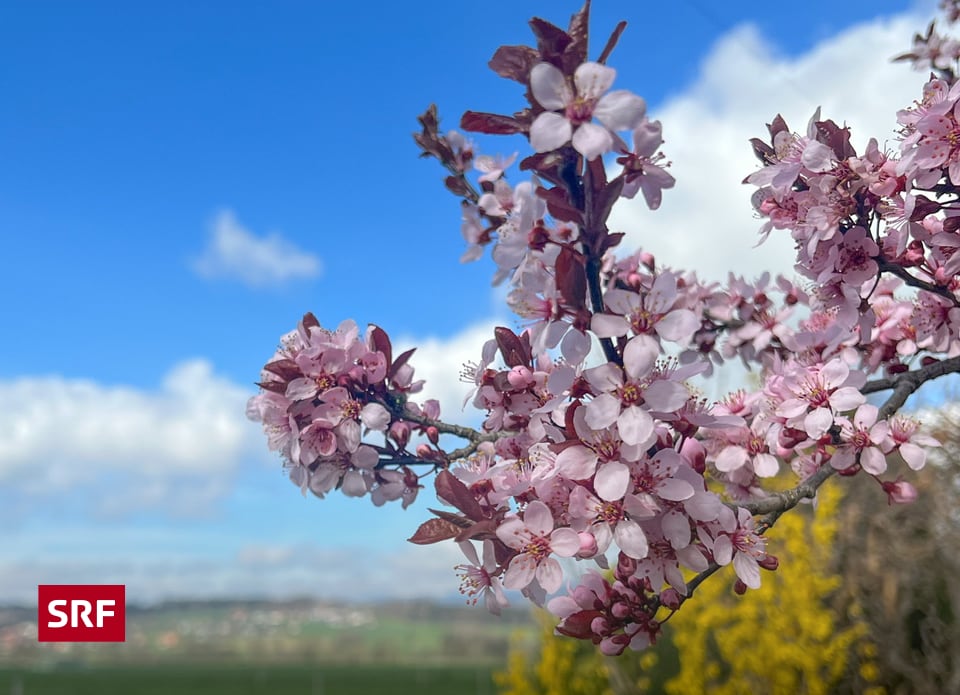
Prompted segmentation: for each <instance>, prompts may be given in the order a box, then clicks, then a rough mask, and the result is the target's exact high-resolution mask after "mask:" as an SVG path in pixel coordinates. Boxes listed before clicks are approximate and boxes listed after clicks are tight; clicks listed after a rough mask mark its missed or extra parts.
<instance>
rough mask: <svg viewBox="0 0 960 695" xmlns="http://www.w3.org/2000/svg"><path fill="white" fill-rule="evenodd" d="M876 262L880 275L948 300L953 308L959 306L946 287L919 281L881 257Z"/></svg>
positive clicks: (953, 295) (958, 302)
mask: <svg viewBox="0 0 960 695" xmlns="http://www.w3.org/2000/svg"><path fill="white" fill-rule="evenodd" d="M876 260H877V265H878V266H879V267H880V272H881V273H890V274H891V275H896V276H897V277H898V278H900V279H901V280H903V281H904V282H905V283H906V284H908V285H909V286H910V287H916V288H917V289H918V290H924V291H926V292H930V293H932V294H935V295H938V296H940V297H943V298H944V299H946V300H948V301H949V302H950V303H951V304H953V305H954V306H960V301H958V300H957V297H956V295H955V294H954V293H953V292H951V291H950V290H948V289H947V288H946V287H944V286H942V285H934V284H933V283H932V282H927V281H926V280H921V279H920V278H918V277H916V276H914V275H911V274H910V273H908V272H907V269H906V268H904V267H903V266H902V265H897V264H896V263H891V262H890V261H888V260H886V259H884V258H883V257H877V259H876Z"/></svg>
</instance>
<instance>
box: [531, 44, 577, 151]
mask: <svg viewBox="0 0 960 695" xmlns="http://www.w3.org/2000/svg"><path fill="white" fill-rule="evenodd" d="M530 91H531V92H533V98H534V99H536V100H537V103H538V104H540V106H542V107H543V108H545V109H547V110H548V111H559V110H560V109H562V108H565V107H566V105H567V104H569V103H570V102H571V101H573V94H572V93H571V91H570V85H568V84H567V79H566V78H565V77H564V76H563V73H562V72H560V70H559V69H558V68H556V67H555V66H553V65H551V64H550V63H537V64H536V65H534V66H533V69H532V70H531V71H530ZM551 149H552V148H551Z"/></svg>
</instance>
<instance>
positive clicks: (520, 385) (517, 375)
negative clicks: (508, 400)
mask: <svg viewBox="0 0 960 695" xmlns="http://www.w3.org/2000/svg"><path fill="white" fill-rule="evenodd" d="M507 381H508V382H510V385H511V386H512V387H513V388H515V389H518V390H519V389H525V388H527V387H528V386H529V385H530V384H532V383H533V374H532V373H531V372H530V368H529V367H527V366H525V365H522V364H518V365H517V366H516V367H514V368H513V369H511V370H510V371H509V372H508V373H507Z"/></svg>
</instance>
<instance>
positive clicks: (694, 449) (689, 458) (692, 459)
mask: <svg viewBox="0 0 960 695" xmlns="http://www.w3.org/2000/svg"><path fill="white" fill-rule="evenodd" d="M680 455H681V456H682V457H683V458H684V459H685V460H686V462H687V463H689V464H690V467H691V468H692V469H693V470H695V471H696V472H697V473H699V474H700V475H703V472H704V471H705V470H707V451H706V449H704V448H703V444H701V443H700V442H699V440H696V439H692V438H691V439H686V440H684V442H683V445H682V446H681V447H680Z"/></svg>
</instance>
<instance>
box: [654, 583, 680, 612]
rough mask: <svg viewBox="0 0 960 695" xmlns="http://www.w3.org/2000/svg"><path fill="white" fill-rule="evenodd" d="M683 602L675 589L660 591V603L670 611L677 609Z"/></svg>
mask: <svg viewBox="0 0 960 695" xmlns="http://www.w3.org/2000/svg"><path fill="white" fill-rule="evenodd" d="M681 603H683V597H682V596H680V592H679V591H677V590H676V589H672V588H671V589H664V590H663V591H661V592H660V605H661V606H663V607H665V608H669V609H670V610H672V611H675V610H677V609H678V608H679V607H680V604H681Z"/></svg>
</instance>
